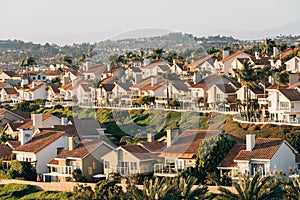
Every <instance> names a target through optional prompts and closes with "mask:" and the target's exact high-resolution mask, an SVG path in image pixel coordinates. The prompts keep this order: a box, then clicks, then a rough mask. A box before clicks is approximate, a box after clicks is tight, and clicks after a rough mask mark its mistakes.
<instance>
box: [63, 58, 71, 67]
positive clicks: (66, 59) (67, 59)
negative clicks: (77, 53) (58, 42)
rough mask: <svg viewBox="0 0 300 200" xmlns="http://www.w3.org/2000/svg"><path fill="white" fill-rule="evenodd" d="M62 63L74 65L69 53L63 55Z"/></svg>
mask: <svg viewBox="0 0 300 200" xmlns="http://www.w3.org/2000/svg"><path fill="white" fill-rule="evenodd" d="M62 64H63V65H66V66H67V67H72V64H73V59H72V57H71V56H68V55H64V56H63V57H62Z"/></svg>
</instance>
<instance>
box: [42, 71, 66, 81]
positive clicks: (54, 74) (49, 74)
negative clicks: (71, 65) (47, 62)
mask: <svg viewBox="0 0 300 200" xmlns="http://www.w3.org/2000/svg"><path fill="white" fill-rule="evenodd" d="M44 74H45V75H46V80H48V81H52V80H54V79H59V80H61V78H62V77H63V72H62V71H59V70H47V71H44Z"/></svg>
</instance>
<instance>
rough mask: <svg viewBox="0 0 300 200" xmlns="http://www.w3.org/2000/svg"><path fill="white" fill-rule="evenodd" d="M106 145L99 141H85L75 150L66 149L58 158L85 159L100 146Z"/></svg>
mask: <svg viewBox="0 0 300 200" xmlns="http://www.w3.org/2000/svg"><path fill="white" fill-rule="evenodd" d="M101 144H104V143H103V141H102V140H98V139H83V140H82V141H81V142H80V143H79V144H78V146H77V147H76V148H74V149H73V150H69V149H66V150H64V151H63V152H61V153H60V154H58V155H57V156H56V158H64V159H67V158H71V157H72V158H80V159H82V158H84V157H85V156H87V155H88V154H90V153H91V152H92V151H93V150H95V149H96V148H97V147H98V146H100V145H101Z"/></svg>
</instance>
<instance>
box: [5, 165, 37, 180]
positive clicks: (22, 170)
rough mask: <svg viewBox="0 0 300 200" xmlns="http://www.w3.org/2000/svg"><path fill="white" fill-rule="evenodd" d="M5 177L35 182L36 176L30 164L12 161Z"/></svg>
mask: <svg viewBox="0 0 300 200" xmlns="http://www.w3.org/2000/svg"><path fill="white" fill-rule="evenodd" d="M7 177H8V178H12V179H25V180H28V181H35V180H36V177H37V174H36V171H35V169H34V168H33V167H32V165H31V163H29V162H20V161H17V160H14V161H12V162H11V166H10V168H9V170H8V171H7Z"/></svg>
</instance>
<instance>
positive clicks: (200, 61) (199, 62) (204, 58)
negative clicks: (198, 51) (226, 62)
mask: <svg viewBox="0 0 300 200" xmlns="http://www.w3.org/2000/svg"><path fill="white" fill-rule="evenodd" d="M213 57H214V55H207V56H205V57H203V58H200V59H199V60H196V61H194V62H192V63H190V64H188V66H189V67H197V66H198V65H201V64H202V63H204V62H205V61H207V60H210V59H212V58H213Z"/></svg>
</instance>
